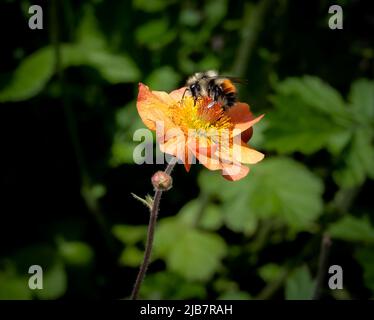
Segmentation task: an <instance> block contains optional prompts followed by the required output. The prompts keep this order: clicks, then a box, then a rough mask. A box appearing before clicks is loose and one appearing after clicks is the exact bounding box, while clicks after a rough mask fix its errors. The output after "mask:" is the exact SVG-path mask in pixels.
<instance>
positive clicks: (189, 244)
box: [155, 217, 226, 280]
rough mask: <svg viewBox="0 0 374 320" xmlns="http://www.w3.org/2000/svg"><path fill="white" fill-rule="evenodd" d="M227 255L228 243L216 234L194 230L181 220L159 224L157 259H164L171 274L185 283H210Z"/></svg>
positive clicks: (156, 242) (167, 220)
mask: <svg viewBox="0 0 374 320" xmlns="http://www.w3.org/2000/svg"><path fill="white" fill-rule="evenodd" d="M225 254H226V244H225V242H224V241H223V239H222V238H221V237H220V236H218V235H216V234H214V233H209V232H204V231H200V230H196V229H194V228H191V227H189V226H188V225H185V224H184V223H182V222H181V221H179V220H178V217H172V218H166V219H163V220H161V221H160V223H159V227H158V230H157V231H156V236H155V256H158V257H162V258H163V259H164V260H165V261H166V264H167V267H168V269H169V270H170V271H173V272H175V273H177V274H179V275H182V276H183V277H185V278H186V279H190V280H207V279H209V278H210V277H212V275H213V274H214V272H215V271H216V270H217V269H218V267H219V266H220V260H221V259H222V258H223V257H224V256H225Z"/></svg>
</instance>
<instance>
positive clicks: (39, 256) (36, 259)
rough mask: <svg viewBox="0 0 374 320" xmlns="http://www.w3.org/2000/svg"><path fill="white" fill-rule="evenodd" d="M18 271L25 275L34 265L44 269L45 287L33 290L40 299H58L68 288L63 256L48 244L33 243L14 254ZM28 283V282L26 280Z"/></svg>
mask: <svg viewBox="0 0 374 320" xmlns="http://www.w3.org/2000/svg"><path fill="white" fill-rule="evenodd" d="M13 261H14V262H15V265H16V267H17V273H18V274H19V275H24V274H25V273H27V272H28V270H29V267H30V266H32V265H40V266H41V267H42V269H43V289H42V290H32V293H33V294H35V295H36V296H37V297H38V298H39V299H57V298H59V297H61V296H62V295H63V294H64V293H65V291H66V288H67V276H66V272H65V267H64V264H63V262H62V259H61V257H60V256H59V255H58V254H57V252H56V250H55V249H54V248H52V247H49V246H46V245H33V246H29V247H26V248H24V249H21V250H19V251H18V252H17V253H16V254H15V255H14V260H13ZM26 284H27V282H26Z"/></svg>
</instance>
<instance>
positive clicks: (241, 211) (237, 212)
mask: <svg viewBox="0 0 374 320" xmlns="http://www.w3.org/2000/svg"><path fill="white" fill-rule="evenodd" d="M223 212H224V221H225V224H226V226H227V227H228V228H230V229H231V230H233V231H235V232H243V233H244V234H245V235H247V236H250V235H252V234H253V233H254V232H255V231H256V228H257V224H258V219H257V216H256V215H255V214H253V213H251V212H250V209H249V206H248V194H246V193H244V192H242V193H240V194H238V196H237V197H236V198H235V201H228V202H225V204H224V206H223Z"/></svg>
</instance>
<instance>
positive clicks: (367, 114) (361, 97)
mask: <svg viewBox="0 0 374 320" xmlns="http://www.w3.org/2000/svg"><path fill="white" fill-rule="evenodd" d="M349 100H350V102H351V104H352V109H353V110H354V111H355V113H359V114H360V116H361V117H362V119H363V121H367V120H368V119H373V118H374V81H370V80H367V79H359V80H356V81H355V82H354V83H353V84H352V87H351V91H350V93H349Z"/></svg>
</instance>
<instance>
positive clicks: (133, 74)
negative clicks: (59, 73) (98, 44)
mask: <svg viewBox="0 0 374 320" xmlns="http://www.w3.org/2000/svg"><path fill="white" fill-rule="evenodd" d="M83 58H85V60H83V63H82V64H85V65H88V66H91V67H93V68H95V69H97V70H98V71H99V72H100V74H101V76H102V77H103V78H104V79H105V80H107V81H108V82H110V83H112V84H117V83H126V82H134V81H136V80H138V79H139V78H140V72H139V69H138V67H137V66H136V65H135V63H134V61H133V60H132V59H131V58H130V57H129V56H127V55H126V54H124V53H122V54H113V53H110V52H107V51H90V52H87V53H86V55H84V56H83Z"/></svg>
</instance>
